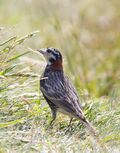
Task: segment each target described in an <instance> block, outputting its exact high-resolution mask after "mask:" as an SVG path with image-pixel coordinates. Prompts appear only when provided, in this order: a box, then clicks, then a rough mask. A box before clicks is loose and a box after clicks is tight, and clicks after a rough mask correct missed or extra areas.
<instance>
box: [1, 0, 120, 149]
mask: <svg viewBox="0 0 120 153" xmlns="http://www.w3.org/2000/svg"><path fill="white" fill-rule="evenodd" d="M119 5H120V2H119V1H118V0H111V1H108V0H106V1H104V0H101V1H95V0H85V1H84V0H75V1H74V0H61V1H57V0H53V1H52V0H46V1H43V0H35V1H33V0H21V1H17V0H11V1H9V0H6V1H4V0H0V128H1V130H0V139H1V142H0V148H1V152H9V151H11V152H40V151H43V152H48V151H50V152H69V151H71V152H79V151H80V150H81V152H93V151H95V152H100V150H99V149H98V148H97V147H95V146H97V145H96V144H94V142H93V141H92V140H91V141H89V137H88V136H87V135H85V133H84V132H85V129H84V128H83V127H82V126H81V125H80V127H79V126H78V127H77V121H76V122H74V123H73V128H72V129H71V131H70V132H68V133H67V134H64V131H65V129H66V126H67V121H68V118H67V117H65V116H64V115H60V116H59V117H58V119H57V121H56V124H55V126H54V128H53V129H51V130H46V127H47V126H48V124H49V121H50V119H51V117H50V110H49V108H48V106H47V105H46V103H45V102H44V100H43V98H42V96H41V93H40V92H39V76H40V74H41V73H42V71H43V69H44V66H45V61H44V60H43V58H42V57H41V56H39V55H38V54H36V53H35V52H32V51H31V50H30V49H29V48H32V49H33V50H35V49H38V48H43V47H51V46H53V47H56V48H58V49H59V50H61V52H62V54H63V57H64V69H65V72H66V74H68V75H69V78H70V79H71V80H72V82H73V83H74V85H75V86H76V88H77V90H78V94H79V97H80V98H81V101H82V105H83V107H84V111H85V114H86V116H87V117H88V118H89V120H91V121H92V122H93V124H94V125H95V126H96V127H97V129H98V130H99V131H100V133H101V136H102V138H103V142H104V143H106V144H107V145H108V151H109V152H119V151H120V148H119V147H118V146H119V145H120V144H119V141H120V134H119V131H120V50H119V49H120V20H119V18H120V10H119ZM36 31H40V32H39V33H38V32H36ZM60 121H61V122H60ZM79 135H80V136H79ZM79 137H80V138H79ZM68 138H69V139H68ZM80 139H81V140H80ZM65 142H66V143H65ZM64 143H65V144H64Z"/></svg>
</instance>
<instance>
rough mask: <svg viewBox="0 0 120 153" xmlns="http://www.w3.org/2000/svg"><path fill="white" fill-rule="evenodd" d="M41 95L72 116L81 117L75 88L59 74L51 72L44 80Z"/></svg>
mask: <svg viewBox="0 0 120 153" xmlns="http://www.w3.org/2000/svg"><path fill="white" fill-rule="evenodd" d="M44 81H45V82H44V87H43V86H42V87H41V91H42V92H43V94H44V95H45V96H46V97H47V98H48V99H49V100H50V101H51V102H52V103H54V104H55V105H56V106H58V107H59V108H61V109H63V110H64V111H66V112H68V113H71V114H73V115H74V116H79V117H80V116H83V113H82V108H81V106H80V103H79V99H78V96H77V93H76V90H75V88H74V87H73V85H72V84H71V82H70V81H69V79H68V78H67V77H66V76H64V75H63V73H61V72H57V73H56V72H53V73H51V74H50V75H49V76H48V79H46V80H44Z"/></svg>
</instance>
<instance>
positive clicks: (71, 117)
mask: <svg viewBox="0 0 120 153" xmlns="http://www.w3.org/2000/svg"><path fill="white" fill-rule="evenodd" d="M72 120H73V117H71V118H70V121H69V124H68V127H70V126H71V123H72Z"/></svg>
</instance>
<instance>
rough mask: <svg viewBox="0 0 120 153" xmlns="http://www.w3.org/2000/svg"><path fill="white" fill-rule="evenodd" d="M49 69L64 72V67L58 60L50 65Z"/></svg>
mask: <svg viewBox="0 0 120 153" xmlns="http://www.w3.org/2000/svg"><path fill="white" fill-rule="evenodd" d="M49 68H50V69H52V70H63V65H62V61H61V60H57V61H55V62H54V63H52V64H51V65H49Z"/></svg>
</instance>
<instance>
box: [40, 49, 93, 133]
mask: <svg viewBox="0 0 120 153" xmlns="http://www.w3.org/2000/svg"><path fill="white" fill-rule="evenodd" d="M38 51H39V52H40V53H41V54H42V55H43V56H44V57H45V59H46V62H47V65H46V68H45V70H44V73H43V74H42V76H41V80H40V90H41V92H42V93H43V96H44V98H45V99H46V101H47V103H48V105H49V107H50V108H51V111H52V118H53V119H52V121H51V124H52V123H53V121H54V120H55V119H56V113H57V111H59V112H62V113H64V114H67V115H69V116H70V118H71V120H70V123H71V121H72V118H77V119H79V120H80V121H81V122H82V123H83V124H84V125H85V126H86V127H88V128H89V130H90V131H91V132H92V133H93V134H95V129H94V127H93V126H92V125H91V123H90V122H89V121H88V120H87V119H86V118H85V116H84V113H83V111H82V106H81V104H80V101H79V98H78V95H77V92H76V89H75V88H74V86H73V85H72V83H71V82H70V81H69V79H68V77H67V76H65V74H64V71H63V64H62V61H63V60H62V55H61V53H60V51H59V50H57V49H55V48H45V49H39V50H38Z"/></svg>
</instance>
